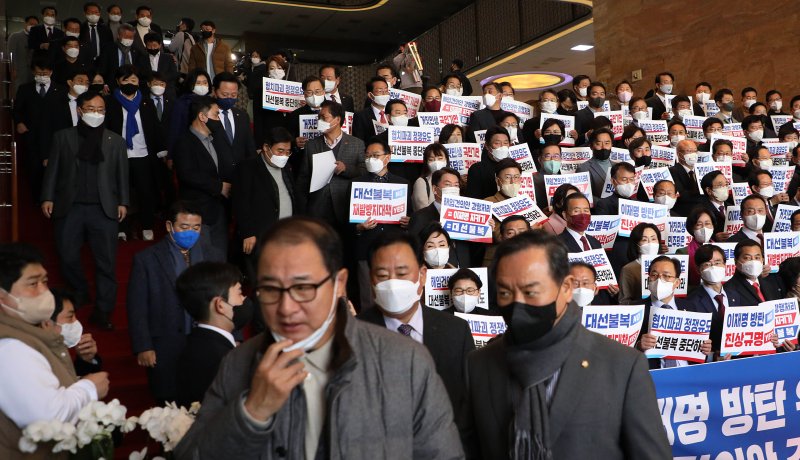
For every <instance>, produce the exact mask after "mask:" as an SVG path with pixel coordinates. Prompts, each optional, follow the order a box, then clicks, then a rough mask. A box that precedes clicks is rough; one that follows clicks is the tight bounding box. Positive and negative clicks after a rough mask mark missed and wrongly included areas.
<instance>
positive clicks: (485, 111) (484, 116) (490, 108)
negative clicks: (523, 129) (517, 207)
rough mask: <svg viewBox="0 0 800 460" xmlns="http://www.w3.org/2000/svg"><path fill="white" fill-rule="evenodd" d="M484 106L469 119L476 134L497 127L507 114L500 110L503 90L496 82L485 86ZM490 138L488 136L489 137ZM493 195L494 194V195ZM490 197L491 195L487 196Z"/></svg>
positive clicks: (470, 126) (470, 127)
mask: <svg viewBox="0 0 800 460" xmlns="http://www.w3.org/2000/svg"><path fill="white" fill-rule="evenodd" d="M481 89H482V90H483V104H484V105H485V106H486V107H484V108H482V109H480V110H476V111H474V112H472V115H470V117H469V129H470V130H471V131H472V132H473V133H474V132H475V131H483V130H487V129H489V128H491V127H492V126H495V125H497V123H498V122H499V121H500V120H502V119H503V117H504V116H505V114H506V113H507V112H506V111H505V110H503V109H501V108H500V104H501V103H502V101H503V89H502V88H501V87H500V85H499V84H497V83H496V82H490V83H486V84H485V85H483V88H481ZM487 138H488V136H487ZM492 195H493V193H492ZM485 196H489V195H485Z"/></svg>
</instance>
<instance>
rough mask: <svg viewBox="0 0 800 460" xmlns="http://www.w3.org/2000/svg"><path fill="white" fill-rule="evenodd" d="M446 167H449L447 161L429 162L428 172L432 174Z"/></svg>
mask: <svg viewBox="0 0 800 460" xmlns="http://www.w3.org/2000/svg"><path fill="white" fill-rule="evenodd" d="M445 166H447V162H446V161H445V160H434V161H429V162H428V170H430V172H431V174H433V173H435V172H436V171H438V170H440V169H442V168H444V167H445Z"/></svg>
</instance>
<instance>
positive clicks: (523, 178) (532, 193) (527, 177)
mask: <svg viewBox="0 0 800 460" xmlns="http://www.w3.org/2000/svg"><path fill="white" fill-rule="evenodd" d="M519 194H520V195H526V196H528V197H529V198H530V199H531V201H533V202H534V203H536V187H535V186H534V185H533V173H532V172H530V171H528V172H523V173H522V174H520V176H519Z"/></svg>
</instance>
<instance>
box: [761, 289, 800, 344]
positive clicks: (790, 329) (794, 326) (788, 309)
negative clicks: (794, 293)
mask: <svg viewBox="0 0 800 460" xmlns="http://www.w3.org/2000/svg"><path fill="white" fill-rule="evenodd" d="M761 305H772V307H773V310H774V311H775V330H774V332H773V333H774V334H775V336H776V337H777V338H778V341H779V343H781V344H782V343H783V342H784V341H787V340H788V341H789V343H793V344H795V345H796V344H797V334H798V332H800V311H798V302H797V297H788V298H786V299H779V300H770V301H767V302H761Z"/></svg>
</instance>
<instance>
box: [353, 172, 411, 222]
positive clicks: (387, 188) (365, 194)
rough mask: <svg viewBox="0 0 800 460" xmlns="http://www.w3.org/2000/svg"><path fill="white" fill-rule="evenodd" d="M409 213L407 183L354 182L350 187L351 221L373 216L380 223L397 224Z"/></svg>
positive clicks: (364, 220)
mask: <svg viewBox="0 0 800 460" xmlns="http://www.w3.org/2000/svg"><path fill="white" fill-rule="evenodd" d="M407 214H408V185H407V184H389V183H383V182H353V184H352V186H351V187H350V223H353V224H358V223H363V222H366V221H367V220H368V219H370V218H372V219H374V220H375V221H377V222H378V223H379V224H397V223H400V219H401V218H403V217H404V216H406V215H407Z"/></svg>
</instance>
